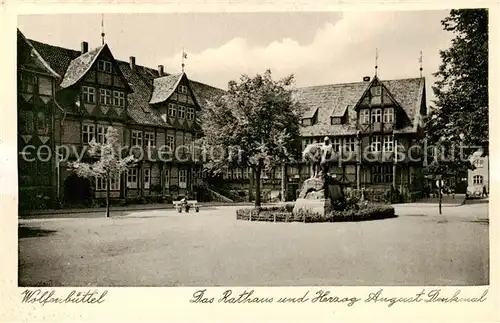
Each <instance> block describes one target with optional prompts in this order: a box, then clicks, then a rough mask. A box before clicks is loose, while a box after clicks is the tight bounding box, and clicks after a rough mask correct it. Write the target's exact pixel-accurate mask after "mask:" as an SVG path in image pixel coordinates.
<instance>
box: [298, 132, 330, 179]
mask: <svg viewBox="0 0 500 323" xmlns="http://www.w3.org/2000/svg"><path fill="white" fill-rule="evenodd" d="M332 157H333V146H332V144H331V142H330V139H329V138H328V137H325V138H324V140H323V143H315V144H309V145H307V146H306V148H305V149H304V151H303V152H302V158H303V159H304V161H305V162H306V163H308V164H311V165H312V174H311V178H324V177H325V176H326V174H327V173H328V161H329V160H331V158H332Z"/></svg>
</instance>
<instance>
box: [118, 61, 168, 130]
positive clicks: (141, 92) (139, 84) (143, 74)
mask: <svg viewBox="0 0 500 323" xmlns="http://www.w3.org/2000/svg"><path fill="white" fill-rule="evenodd" d="M117 63H118V66H119V68H120V71H121V72H122V74H123V76H124V77H125V79H126V80H127V82H128V84H129V86H130V87H131V88H132V91H133V92H132V93H130V94H129V95H128V96H127V100H128V103H129V104H128V109H127V111H128V114H129V117H130V118H131V119H132V120H133V121H134V122H136V123H138V124H146V125H157V126H166V125H167V124H166V123H165V122H164V121H163V120H162V119H161V117H160V115H159V113H158V112H157V111H156V110H155V109H153V108H152V107H151V106H150V105H149V103H148V102H149V98H150V97H151V93H152V92H153V79H154V78H156V77H157V76H158V72H157V71H156V70H155V69H150V68H146V67H143V66H139V65H136V66H135V67H134V69H133V70H132V68H131V67H130V64H129V63H128V62H124V61H118V60H117Z"/></svg>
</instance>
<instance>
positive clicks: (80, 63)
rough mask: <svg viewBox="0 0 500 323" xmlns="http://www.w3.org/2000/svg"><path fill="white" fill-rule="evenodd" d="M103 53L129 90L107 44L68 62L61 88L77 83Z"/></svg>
mask: <svg viewBox="0 0 500 323" xmlns="http://www.w3.org/2000/svg"><path fill="white" fill-rule="evenodd" d="M103 53H105V54H106V55H107V56H109V58H110V59H111V62H112V64H113V66H114V67H115V69H116V71H118V75H119V76H120V77H121V78H122V80H123V81H125V82H124V84H125V87H126V88H127V89H128V90H130V86H129V85H128V82H126V79H125V77H124V76H123V74H122V73H121V71H120V69H119V68H118V65H117V64H116V61H115V58H114V57H113V54H112V53H111V50H110V49H109V47H108V45H107V44H104V45H102V46H100V47H97V48H95V49H93V50H91V51H88V52H87V53H84V54H82V55H80V56H78V57H77V58H75V59H73V60H72V61H71V62H70V64H69V66H68V68H67V70H66V73H65V74H64V78H63V80H62V82H61V84H60V86H61V88H68V87H70V86H72V85H74V84H76V83H78V82H79V81H80V80H81V79H82V78H83V77H84V76H85V75H86V74H87V72H88V71H89V70H90V69H91V68H92V67H93V66H94V64H95V63H96V61H97V60H98V58H99V57H100V56H101V55H102V54H103Z"/></svg>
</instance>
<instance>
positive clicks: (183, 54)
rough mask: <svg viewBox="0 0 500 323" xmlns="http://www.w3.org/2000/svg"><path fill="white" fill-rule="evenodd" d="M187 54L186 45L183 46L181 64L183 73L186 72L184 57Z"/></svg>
mask: <svg viewBox="0 0 500 323" xmlns="http://www.w3.org/2000/svg"><path fill="white" fill-rule="evenodd" d="M185 56H186V53H185V52H184V47H182V64H181V68H182V73H184V57H185Z"/></svg>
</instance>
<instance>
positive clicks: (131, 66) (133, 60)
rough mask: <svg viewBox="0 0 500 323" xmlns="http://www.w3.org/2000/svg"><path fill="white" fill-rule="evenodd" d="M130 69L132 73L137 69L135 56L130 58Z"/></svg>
mask: <svg viewBox="0 0 500 323" xmlns="http://www.w3.org/2000/svg"><path fill="white" fill-rule="evenodd" d="M130 69H131V70H132V71H133V70H134V69H135V56H130Z"/></svg>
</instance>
